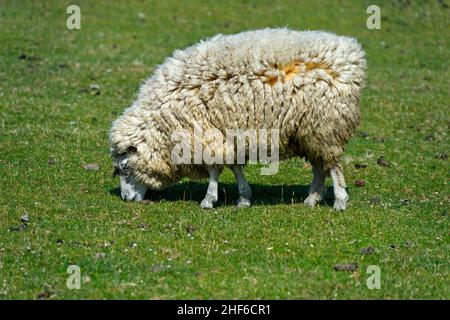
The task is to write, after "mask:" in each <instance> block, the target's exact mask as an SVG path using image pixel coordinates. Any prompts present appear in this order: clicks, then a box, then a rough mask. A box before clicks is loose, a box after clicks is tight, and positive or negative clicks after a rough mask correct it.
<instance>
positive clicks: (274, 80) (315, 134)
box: [110, 29, 366, 189]
mask: <svg viewBox="0 0 450 320" xmlns="http://www.w3.org/2000/svg"><path fill="white" fill-rule="evenodd" d="M365 67H366V61H365V59H364V52H363V51H362V49H361V46H360V45H359V44H358V42H357V41H356V40H355V39H353V38H349V37H344V36H337V35H335V34H332V33H328V32H321V31H304V32H299V31H293V30H289V29H264V30H257V31H247V32H242V33H239V34H235V35H217V36H214V37H212V38H210V39H207V40H204V41H201V42H199V43H197V44H195V45H193V46H191V47H188V48H186V49H184V50H177V51H175V52H174V53H173V55H172V56H171V57H169V58H167V59H166V60H165V61H164V63H162V64H161V65H160V66H158V67H157V68H156V70H155V72H154V74H153V76H151V77H150V78H149V79H148V80H146V81H145V83H143V85H142V86H141V88H140V91H139V95H138V97H137V100H136V101H135V102H134V103H133V105H132V106H131V107H130V108H128V109H126V110H125V112H124V113H123V114H122V115H121V116H120V117H119V118H118V119H117V120H116V121H115V122H114V123H113V125H112V128H111V131H110V144H111V153H112V156H113V157H114V158H117V157H118V156H119V155H121V154H124V153H127V152H128V163H127V166H128V168H129V170H130V172H132V175H133V176H134V178H135V179H137V181H139V182H140V183H143V184H145V185H146V186H147V187H149V188H151V189H161V188H164V187H167V186H168V185H170V184H171V183H173V182H176V181H178V180H179V179H180V178H182V177H185V176H187V177H191V178H199V177H204V176H207V174H208V171H207V166H206V165H177V164H175V163H174V162H173V161H172V158H171V151H172V149H173V147H174V145H175V143H176V142H174V141H173V140H172V139H171V135H172V133H173V132H174V131H176V130H180V129H186V130H189V131H190V132H192V131H193V128H194V123H196V122H197V123H198V122H201V124H202V126H203V130H207V129H218V130H219V131H221V132H222V133H223V134H224V135H225V131H226V130H227V129H256V130H257V129H261V128H266V129H271V128H275V129H279V133H280V141H279V152H280V153H279V154H280V158H281V159H283V158H288V157H291V156H302V157H305V158H306V159H308V160H309V161H311V163H313V164H314V166H316V167H319V168H321V170H324V171H326V170H328V171H329V170H330V168H332V167H333V166H335V165H337V162H338V160H339V158H340V156H341V155H342V153H343V150H344V148H345V145H346V142H347V141H348V140H349V138H350V137H351V135H352V133H353V132H354V130H355V128H356V126H357V125H358V122H359V98H360V91H361V88H362V87H363V86H364V81H365V72H364V71H365ZM208 143H210V141H206V140H204V141H202V144H203V145H205V146H206V145H208ZM130 148H131V149H130ZM130 150H132V151H130ZM223 153H224V154H225V153H226V150H224V152H223Z"/></svg>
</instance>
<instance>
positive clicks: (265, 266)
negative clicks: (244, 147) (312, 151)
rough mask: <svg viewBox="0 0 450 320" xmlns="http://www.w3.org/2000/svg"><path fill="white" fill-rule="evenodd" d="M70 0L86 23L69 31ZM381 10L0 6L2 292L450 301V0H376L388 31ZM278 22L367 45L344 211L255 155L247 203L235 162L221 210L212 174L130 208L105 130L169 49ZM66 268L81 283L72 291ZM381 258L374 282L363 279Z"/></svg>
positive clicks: (341, 4) (340, 6) (304, 177)
mask: <svg viewBox="0 0 450 320" xmlns="http://www.w3.org/2000/svg"><path fill="white" fill-rule="evenodd" d="M72 3H76V4H78V5H79V6H80V8H81V30H68V29H67V28H66V19H67V17H68V15H67V14H66V8H67V6H68V5H69V4H72ZM370 4H372V1H299V0H293V1H278V0H270V1H269V0H261V1H256V0H254V1H245V2H244V1H242V2H240V1H199V0H193V1H151V2H150V1H149V2H146V1H137V0H136V1H122V2H116V1H82V0H79V1H78V0H77V1H4V0H0V30H1V32H0V150H1V154H0V184H1V194H0V298H1V299H18V298H26V299H39V298H43V299H46V298H49V299H72V298H74V299H78V298H83V299H91V298H95V299H99V298H100V299H103V298H142V299H173V298H194V299H217V298H224V299H235V298H236V299H237V298H274V299H285V298H287V299H299V298H300V299H303V298H313V299H323V298H331V299H347V298H354V299H379V298H389V299H399V298H401V299H409V298H418V299H424V298H438V299H448V298H449V297H450V290H449V288H450V286H449V284H450V265H449V258H450V257H449V244H450V242H449V230H450V229H449V225H450V223H449V201H450V192H449V190H450V189H449V186H448V182H449V160H448V152H449V137H448V133H449V119H450V118H449V110H450V108H449V85H450V80H449V74H450V73H449V63H448V61H449V60H450V54H449V40H450V32H449V21H450V14H449V12H450V9H449V8H448V7H449V3H448V1H431V0H430V1H406V0H405V1H377V4H378V5H379V6H380V7H381V30H369V29H367V28H366V19H367V18H368V16H369V15H368V14H367V13H366V8H367V6H368V5H370ZM275 26H288V27H290V28H293V29H299V30H303V29H322V30H329V31H333V32H336V33H338V34H345V35H349V36H354V37H356V38H357V39H358V40H359V41H360V42H361V43H362V45H363V47H364V49H365V50H366V52H367V60H368V72H367V74H368V85H367V88H366V89H365V90H364V93H363V96H362V101H361V113H362V123H361V126H360V128H359V131H358V132H357V134H356V135H355V137H354V138H353V139H352V141H351V142H350V144H349V145H348V148H347V150H346V155H345V157H344V159H343V166H344V172H345V174H346V179H347V183H348V185H349V194H350V202H349V209H348V210H347V211H345V212H339V213H338V212H335V211H333V210H332V207H331V206H330V204H331V203H332V197H331V194H332V193H331V192H330V193H329V199H327V202H326V203H325V204H324V205H322V206H319V207H317V208H313V209H309V208H306V207H305V206H303V205H302V200H303V199H304V198H305V196H306V192H307V188H308V184H309V183H310V181H311V172H310V170H311V169H310V168H309V167H308V164H307V163H305V162H304V161H303V160H302V159H291V160H289V161H287V162H285V163H283V164H282V165H281V167H280V171H279V173H278V174H277V175H274V176H260V175H259V170H258V166H249V167H247V168H246V174H247V178H248V179H249V181H250V184H251V185H252V187H253V194H254V202H255V203H254V205H253V206H252V207H251V208H248V209H239V210H238V209H237V208H235V206H234V205H233V202H234V201H235V199H236V197H237V192H236V190H235V188H236V187H235V184H234V179H233V177H232V174H231V172H230V171H229V170H228V171H225V172H224V174H223V175H222V177H221V182H222V183H221V185H220V190H221V195H220V196H221V202H220V203H219V205H218V206H217V208H216V209H214V210H211V211H204V210H201V209H200V207H199V204H198V203H199V201H200V200H201V199H202V197H203V196H204V192H205V190H206V186H207V185H206V181H198V182H194V181H183V182H182V183H180V184H178V185H176V186H175V187H173V188H171V189H169V190H166V191H163V192H159V193H155V194H154V195H152V199H151V200H152V201H153V203H150V204H149V203H147V204H138V203H125V202H123V201H122V200H121V199H120V196H119V195H118V189H117V187H118V183H119V182H118V179H117V178H113V177H112V175H111V173H112V166H111V161H110V158H109V154H108V140H107V133H108V129H109V127H110V124H111V122H112V121H113V120H114V119H115V118H116V117H117V116H118V115H119V114H120V113H121V112H122V110H123V109H124V108H125V107H127V106H128V105H129V104H130V103H131V102H132V100H133V99H134V97H135V94H136V92H137V90H138V88H139V84H140V82H141V81H143V80H144V79H145V78H146V77H148V76H149V75H150V74H151V72H152V70H153V69H154V67H155V66H156V65H157V64H159V63H161V62H162V61H163V59H164V58H165V57H166V56H167V55H169V54H170V53H171V52H172V51H173V50H175V49H176V48H183V47H186V46H188V45H190V44H192V43H194V42H196V41H197V40H199V39H201V38H204V37H207V36H211V35H214V34H216V33H234V32H239V31H242V30H247V29H256V28H263V27H275ZM381 155H383V156H384V158H385V159H386V161H388V163H389V166H380V165H378V164H377V159H378V158H379V157H380V156H381ZM86 164H96V165H98V167H99V170H97V171H96V170H86V169H85V167H84V166H85V165H86ZM355 165H367V167H365V168H359V169H358V168H357V167H361V166H356V167H355ZM360 179H363V180H364V182H365V185H364V186H363V187H358V186H356V185H355V181H356V180H360ZM329 183H330V182H328V184H329ZM24 215H28V220H29V221H21V217H22V216H24ZM22 220H27V217H22ZM369 247H370V248H373V250H372V249H367V248H369ZM362 249H365V250H363V251H361V250H362ZM340 263H357V264H358V268H357V269H356V270H354V271H335V265H336V264H340ZM69 265H77V266H79V268H80V271H81V278H82V283H81V288H80V289H79V290H70V289H68V288H67V287H66V280H67V278H68V277H69V274H68V273H67V272H66V271H67V268H68V266H69ZM370 265H376V266H378V267H379V268H380V270H381V289H379V290H369V289H368V287H367V286H366V279H367V278H368V277H369V276H370V274H368V273H367V271H366V270H367V267H368V266H370Z"/></svg>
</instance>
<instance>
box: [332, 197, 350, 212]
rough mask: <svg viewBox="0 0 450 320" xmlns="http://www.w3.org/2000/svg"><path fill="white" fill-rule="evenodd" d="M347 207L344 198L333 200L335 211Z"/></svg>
mask: <svg viewBox="0 0 450 320" xmlns="http://www.w3.org/2000/svg"><path fill="white" fill-rule="evenodd" d="M346 208H347V201H345V200H337V199H336V200H334V206H333V209H334V210H336V211H343V210H345V209H346Z"/></svg>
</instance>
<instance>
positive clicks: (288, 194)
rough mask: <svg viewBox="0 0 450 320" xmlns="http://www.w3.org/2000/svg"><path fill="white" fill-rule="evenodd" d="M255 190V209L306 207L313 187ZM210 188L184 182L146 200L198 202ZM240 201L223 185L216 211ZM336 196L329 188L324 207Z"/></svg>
mask: <svg viewBox="0 0 450 320" xmlns="http://www.w3.org/2000/svg"><path fill="white" fill-rule="evenodd" d="M250 187H251V188H252V194H253V197H252V206H260V205H277V204H293V203H303V200H304V199H305V198H306V197H307V196H308V190H309V185H263V184H250ZM207 188H208V183H207V182H195V181H184V182H182V183H179V184H176V185H173V186H171V187H169V188H167V189H165V190H161V191H154V190H148V191H147V193H146V194H145V200H149V201H152V202H160V201H195V202H198V203H199V205H200V202H201V201H202V200H203V198H204V197H205V194H206V190H207ZM110 193H111V194H112V195H114V196H117V197H119V198H120V188H113V189H111V190H110ZM237 199H238V190H237V185H236V184H235V183H219V200H218V201H217V203H216V204H215V206H214V207H215V208H217V207H223V206H234V205H235V202H236V200H237ZM333 201H334V196H333V192H332V188H330V187H327V191H326V194H325V199H324V201H323V203H324V204H325V205H328V206H331V207H332V206H333Z"/></svg>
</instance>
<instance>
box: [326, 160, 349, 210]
mask: <svg viewBox="0 0 450 320" xmlns="http://www.w3.org/2000/svg"><path fill="white" fill-rule="evenodd" d="M330 176H331V179H332V180H333V189H334V206H333V208H334V209H335V210H345V209H346V208H347V201H348V194H347V191H346V190H345V188H346V185H345V180H344V174H343V173H342V169H341V168H340V166H339V165H335V166H333V167H332V168H331V169H330Z"/></svg>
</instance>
